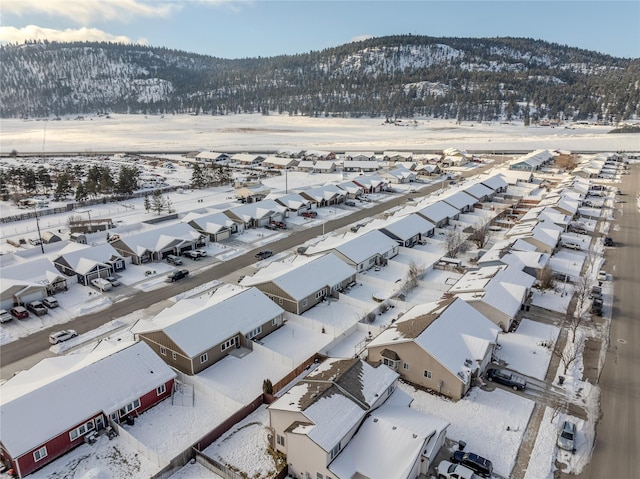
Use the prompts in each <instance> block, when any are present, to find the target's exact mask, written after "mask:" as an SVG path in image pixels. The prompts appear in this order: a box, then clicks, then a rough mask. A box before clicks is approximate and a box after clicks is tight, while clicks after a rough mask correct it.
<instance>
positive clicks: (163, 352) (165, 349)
mask: <svg viewBox="0 0 640 479" xmlns="http://www.w3.org/2000/svg"><path fill="white" fill-rule="evenodd" d="M160 354H162V355H163V356H166V355H167V348H165V347H163V346H160Z"/></svg>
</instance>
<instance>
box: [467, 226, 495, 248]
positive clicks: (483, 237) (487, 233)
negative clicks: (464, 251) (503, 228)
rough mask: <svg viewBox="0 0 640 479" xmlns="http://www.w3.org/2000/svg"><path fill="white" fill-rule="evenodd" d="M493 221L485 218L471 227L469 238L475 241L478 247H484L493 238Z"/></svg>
mask: <svg viewBox="0 0 640 479" xmlns="http://www.w3.org/2000/svg"><path fill="white" fill-rule="evenodd" d="M492 234H493V232H492V231H491V222H490V221H489V220H485V221H483V222H481V223H479V224H477V225H475V226H474V227H472V228H471V234H470V235H469V238H468V240H469V241H471V242H473V243H475V245H476V246H477V247H478V248H484V247H485V245H486V244H487V243H488V242H489V239H491V235H492Z"/></svg>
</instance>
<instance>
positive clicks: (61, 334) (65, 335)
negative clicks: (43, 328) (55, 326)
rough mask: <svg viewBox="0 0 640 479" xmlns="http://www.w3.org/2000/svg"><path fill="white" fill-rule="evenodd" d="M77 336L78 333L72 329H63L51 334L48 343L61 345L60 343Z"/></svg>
mask: <svg viewBox="0 0 640 479" xmlns="http://www.w3.org/2000/svg"><path fill="white" fill-rule="evenodd" d="M77 335H78V333H77V332H76V331H75V330H73V329H64V330H62V331H57V332H55V333H51V334H50V335H49V342H50V343H51V344H58V343H61V342H62V341H66V340H68V339H71V338H75V337H76V336H77Z"/></svg>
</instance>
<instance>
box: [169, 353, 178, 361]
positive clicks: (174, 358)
mask: <svg viewBox="0 0 640 479" xmlns="http://www.w3.org/2000/svg"><path fill="white" fill-rule="evenodd" d="M171 356H172V357H173V360H174V361H175V360H176V359H177V358H178V355H177V354H176V353H173V354H172V355H171Z"/></svg>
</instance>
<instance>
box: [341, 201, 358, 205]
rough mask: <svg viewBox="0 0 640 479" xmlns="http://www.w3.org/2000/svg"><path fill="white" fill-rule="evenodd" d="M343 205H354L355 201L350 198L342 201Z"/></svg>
mask: <svg viewBox="0 0 640 479" xmlns="http://www.w3.org/2000/svg"><path fill="white" fill-rule="evenodd" d="M344 205H345V206H356V202H355V201H351V200H347V201H345V202H344Z"/></svg>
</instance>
